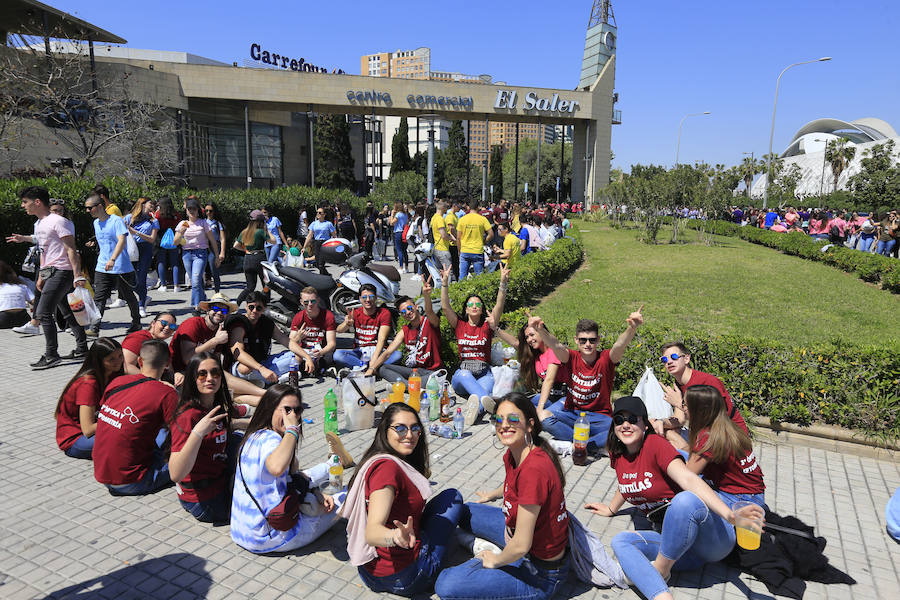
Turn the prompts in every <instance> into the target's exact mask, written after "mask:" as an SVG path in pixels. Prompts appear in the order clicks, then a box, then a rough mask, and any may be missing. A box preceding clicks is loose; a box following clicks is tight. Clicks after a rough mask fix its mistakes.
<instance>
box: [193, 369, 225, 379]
mask: <svg viewBox="0 0 900 600" xmlns="http://www.w3.org/2000/svg"><path fill="white" fill-rule="evenodd" d="M221 376H222V369H220V368H218V367H216V368H214V369H210V370H208V371H207V370H206V369H200V370H199V371H197V378H198V379H206V378H207V377H215V378H217V379H218V378H219V377H221Z"/></svg>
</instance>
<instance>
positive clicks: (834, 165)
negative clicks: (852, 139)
mask: <svg viewBox="0 0 900 600" xmlns="http://www.w3.org/2000/svg"><path fill="white" fill-rule="evenodd" d="M854 156H856V146H854V145H853V144H847V140H845V139H844V138H838V139H836V140H830V141H829V142H828V144H826V146H825V160H826V161H828V163H829V164H830V165H831V173H832V174H833V175H834V187H833V188H832V190H831V191H832V192H836V191H837V184H838V178H839V177H840V176H841V173H843V172H844V169H846V168H847V165H849V164H850V161H851V160H853V157H854Z"/></svg>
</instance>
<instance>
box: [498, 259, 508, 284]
mask: <svg viewBox="0 0 900 600" xmlns="http://www.w3.org/2000/svg"><path fill="white" fill-rule="evenodd" d="M508 281H509V267H507V266H506V265H504V264H503V263H500V283H507V282H508Z"/></svg>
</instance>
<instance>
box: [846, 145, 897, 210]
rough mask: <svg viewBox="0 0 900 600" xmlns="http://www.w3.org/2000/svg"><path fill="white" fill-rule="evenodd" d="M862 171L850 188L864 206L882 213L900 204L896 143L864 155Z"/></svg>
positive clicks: (874, 149)
mask: <svg viewBox="0 0 900 600" xmlns="http://www.w3.org/2000/svg"><path fill="white" fill-rule="evenodd" d="M860 167H861V169H860V172H859V173H857V174H856V175H854V176H853V177H851V178H850V188H851V189H852V190H853V195H854V196H856V200H857V202H858V203H859V204H860V205H861V206H866V207H870V208H871V209H872V210H877V211H881V210H882V209H883V208H892V207H895V206H897V205H898V204H900V168H898V166H897V159H896V158H895V157H894V140H888V141H887V142H885V143H883V144H878V145H876V146H873V147H872V148H869V149H868V150H866V151H865V152H863V158H862V160H861V161H860Z"/></svg>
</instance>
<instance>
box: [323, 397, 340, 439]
mask: <svg viewBox="0 0 900 600" xmlns="http://www.w3.org/2000/svg"><path fill="white" fill-rule="evenodd" d="M337 430H338V424H337V396H336V395H335V393H334V390H333V389H331V388H328V393H327V394H325V433H328V432H331V433H337Z"/></svg>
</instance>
